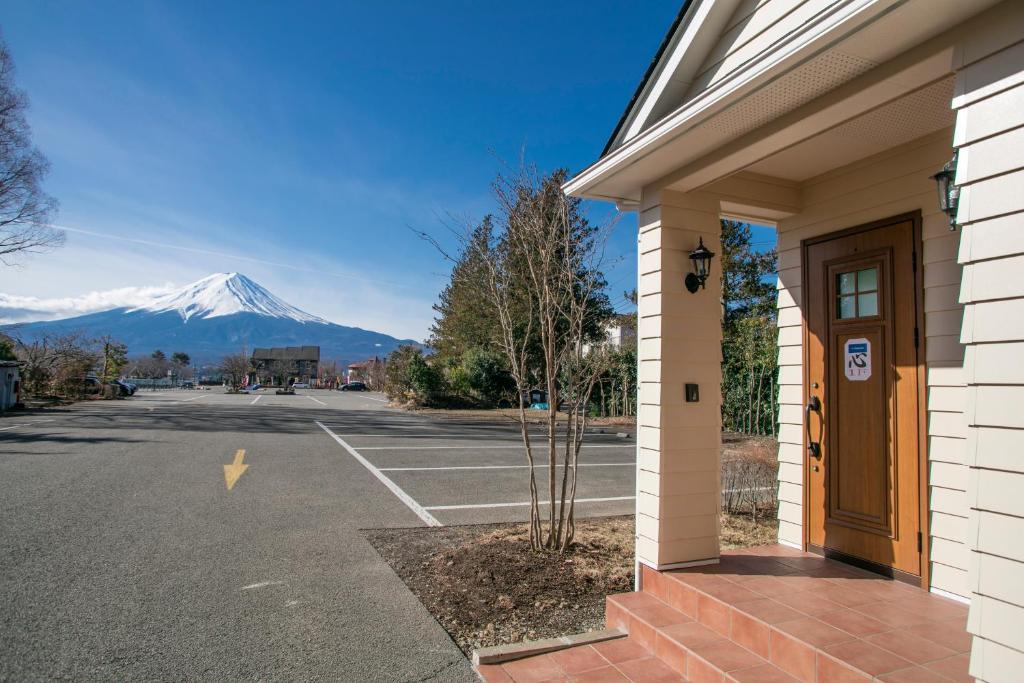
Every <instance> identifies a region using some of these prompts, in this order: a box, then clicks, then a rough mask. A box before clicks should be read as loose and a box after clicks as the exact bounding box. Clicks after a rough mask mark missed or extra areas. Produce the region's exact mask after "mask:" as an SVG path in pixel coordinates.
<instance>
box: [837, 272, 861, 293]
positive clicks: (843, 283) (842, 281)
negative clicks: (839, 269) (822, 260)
mask: <svg viewBox="0 0 1024 683" xmlns="http://www.w3.org/2000/svg"><path fill="white" fill-rule="evenodd" d="M836 284H837V285H838V286H839V293H840V294H853V293H854V292H855V291H856V289H857V285H856V280H855V279H854V274H853V273H839V276H838V277H837V278H836Z"/></svg>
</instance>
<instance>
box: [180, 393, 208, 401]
mask: <svg viewBox="0 0 1024 683" xmlns="http://www.w3.org/2000/svg"><path fill="white" fill-rule="evenodd" d="M207 396H209V394H203V395H202V396H193V397H192V398H186V399H182V400H181V401H179V403H185V402H186V401H198V400H199V399H201V398H206V397H207Z"/></svg>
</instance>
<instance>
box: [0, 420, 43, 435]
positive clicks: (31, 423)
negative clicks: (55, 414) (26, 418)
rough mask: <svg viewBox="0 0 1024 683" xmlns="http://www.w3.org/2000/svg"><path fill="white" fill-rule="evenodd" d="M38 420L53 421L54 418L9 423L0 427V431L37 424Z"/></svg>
mask: <svg viewBox="0 0 1024 683" xmlns="http://www.w3.org/2000/svg"><path fill="white" fill-rule="evenodd" d="M40 422H54V419H46V420H35V421H33V422H19V423H18V424H13V425H9V426H7V427H0V432H6V431H7V430H8V429H14V428H16V427H31V426H32V425H34V424H39V423H40Z"/></svg>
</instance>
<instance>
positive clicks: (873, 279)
mask: <svg viewBox="0 0 1024 683" xmlns="http://www.w3.org/2000/svg"><path fill="white" fill-rule="evenodd" d="M876 289H878V269H877V268H867V269H866V270H858V271H857V291H858V292H871V291H874V290H876ZM861 315H864V314H863V313H861ZM871 315H874V313H872V314H871Z"/></svg>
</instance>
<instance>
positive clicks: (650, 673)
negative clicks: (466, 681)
mask: <svg viewBox="0 0 1024 683" xmlns="http://www.w3.org/2000/svg"><path fill="white" fill-rule="evenodd" d="M477 673H478V674H480V677H481V678H482V679H483V680H484V681H485V682H486V683H540V682H541V681H543V682H544V683H551V682H555V681H573V682H574V683H605V682H612V683H614V682H618V683H686V679H684V678H683V677H682V676H680V675H679V673H678V672H676V671H673V670H672V669H671V668H670V667H669V666H668V665H666V664H665V663H664V662H662V661H661V660H660V659H658V658H657V657H655V656H654V655H653V653H652V652H651V651H650V650H648V649H647V648H645V647H644V646H642V645H640V644H639V643H638V642H637V641H636V639H635V638H618V639H615V640H606V641H603V642H600V643H594V644H593V645H576V646H574V647H569V648H566V649H564V650H558V651H556V652H549V653H547V654H540V655H533V656H531V657H524V658H523V659H516V660H513V661H510V662H503V663H501V664H481V665H480V666H478V667H477Z"/></svg>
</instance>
